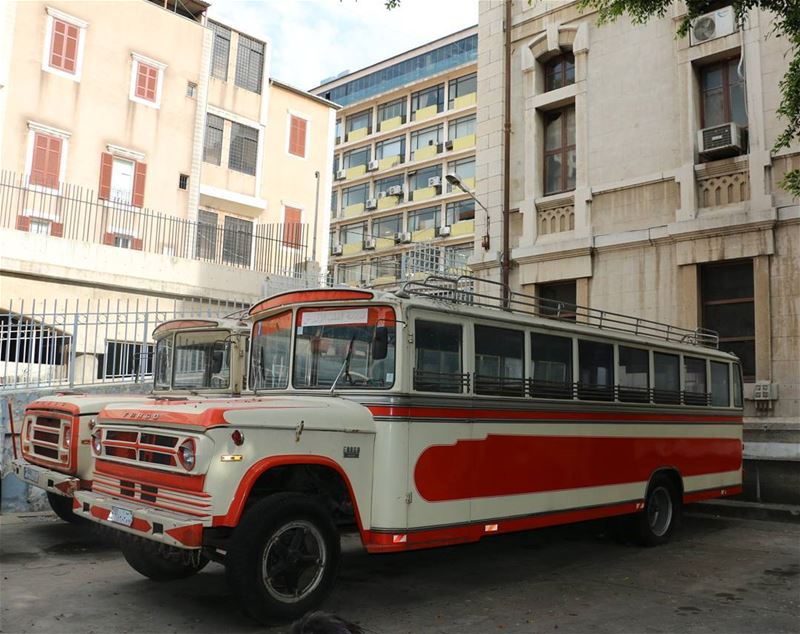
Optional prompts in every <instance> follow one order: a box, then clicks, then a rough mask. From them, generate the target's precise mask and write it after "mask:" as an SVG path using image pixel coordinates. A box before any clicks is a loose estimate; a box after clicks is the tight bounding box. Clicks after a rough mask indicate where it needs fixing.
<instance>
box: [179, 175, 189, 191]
mask: <svg viewBox="0 0 800 634" xmlns="http://www.w3.org/2000/svg"><path fill="white" fill-rule="evenodd" d="M178 189H189V175H188V174H178Z"/></svg>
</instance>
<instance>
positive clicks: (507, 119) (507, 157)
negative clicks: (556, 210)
mask: <svg viewBox="0 0 800 634" xmlns="http://www.w3.org/2000/svg"><path fill="white" fill-rule="evenodd" d="M511 2H512V0H506V19H505V51H504V53H505V69H504V71H503V73H504V75H505V78H504V82H503V87H504V90H505V95H504V100H505V112H504V114H503V261H502V265H501V266H502V269H501V274H502V278H501V281H502V283H503V289H504V298H503V308H505V309H506V310H508V309H509V300H510V296H509V281H508V280H509V273H510V270H511V254H510V253H509V251H510V248H509V243H510V239H509V231H510V227H509V217H510V215H511V213H510V212H511V210H510V209H509V207H510V206H511V191H510V189H511Z"/></svg>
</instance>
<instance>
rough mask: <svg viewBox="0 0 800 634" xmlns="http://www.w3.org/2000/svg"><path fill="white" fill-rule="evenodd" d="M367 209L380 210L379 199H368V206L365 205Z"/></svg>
mask: <svg viewBox="0 0 800 634" xmlns="http://www.w3.org/2000/svg"><path fill="white" fill-rule="evenodd" d="M365 207H366V208H367V209H377V208H378V199H377V198H367V204H366V205H365Z"/></svg>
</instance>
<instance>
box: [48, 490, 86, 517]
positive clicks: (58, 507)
mask: <svg viewBox="0 0 800 634" xmlns="http://www.w3.org/2000/svg"><path fill="white" fill-rule="evenodd" d="M47 501H48V502H49V503H50V508H51V509H53V512H54V513H55V514H56V515H58V517H60V518H61V519H62V520H64V521H65V522H69V523H70V524H83V523H85V522H86V520H85V519H84V518H82V517H81V516H80V515H75V513H73V512H72V498H68V497H67V496H66V495H58V494H57V493H50V491H48V492H47Z"/></svg>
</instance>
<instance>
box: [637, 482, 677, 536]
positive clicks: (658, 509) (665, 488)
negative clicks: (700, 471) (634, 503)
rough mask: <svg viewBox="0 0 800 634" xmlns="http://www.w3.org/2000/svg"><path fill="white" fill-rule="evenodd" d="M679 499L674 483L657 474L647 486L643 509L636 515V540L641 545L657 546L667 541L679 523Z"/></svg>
mask: <svg viewBox="0 0 800 634" xmlns="http://www.w3.org/2000/svg"><path fill="white" fill-rule="evenodd" d="M680 517H681V500H680V497H679V496H678V491H677V489H676V488H675V484H674V483H673V482H672V480H671V479H670V478H668V477H667V476H666V475H663V474H657V475H656V476H655V477H654V478H653V479H652V480H651V481H650V484H649V486H648V487H647V495H646V496H645V500H644V510H643V511H642V512H641V513H639V514H637V515H636V521H635V529H636V537H637V541H638V542H639V543H640V544H641V545H643V546H658V545H660V544H664V543H666V542H667V541H669V539H670V537H672V534H673V533H674V532H675V530H676V529H677V527H678V525H679V524H680Z"/></svg>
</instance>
